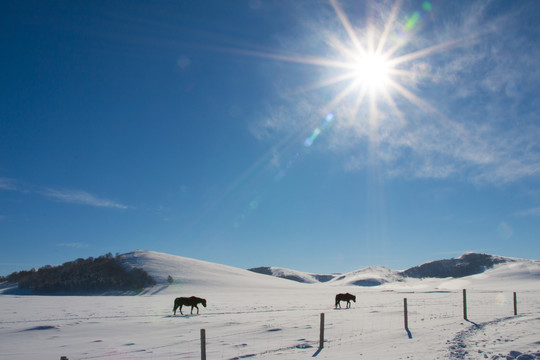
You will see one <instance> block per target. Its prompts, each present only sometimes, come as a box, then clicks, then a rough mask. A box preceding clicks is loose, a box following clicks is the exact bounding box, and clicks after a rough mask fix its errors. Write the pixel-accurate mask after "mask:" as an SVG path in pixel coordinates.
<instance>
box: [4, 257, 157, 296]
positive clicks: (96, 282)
mask: <svg viewBox="0 0 540 360" xmlns="http://www.w3.org/2000/svg"><path fill="white" fill-rule="evenodd" d="M4 281H6V282H8V283H13V284H15V283H17V284H18V288H19V289H20V290H31V291H32V292H33V293H35V294H55V293H70V294H84V293H99V292H104V291H141V290H142V289H144V288H145V287H147V286H151V285H155V283H156V282H155V281H154V279H152V277H150V275H148V273H146V271H144V270H143V269H140V268H128V267H126V266H124V265H122V258H121V257H120V256H119V255H116V257H114V256H113V255H112V254H111V253H108V254H106V255H103V256H100V257H98V258H93V257H90V258H88V259H82V258H80V259H77V260H75V261H69V262H66V263H64V264H62V265H59V266H50V265H46V266H44V267H42V268H40V269H39V270H36V269H32V270H24V271H19V272H14V273H12V274H10V275H8V276H5V277H0V282H4Z"/></svg>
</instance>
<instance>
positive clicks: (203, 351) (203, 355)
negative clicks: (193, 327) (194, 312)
mask: <svg viewBox="0 0 540 360" xmlns="http://www.w3.org/2000/svg"><path fill="white" fill-rule="evenodd" d="M201 360H206V330H205V329H201Z"/></svg>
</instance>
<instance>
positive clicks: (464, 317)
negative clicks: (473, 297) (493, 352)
mask: <svg viewBox="0 0 540 360" xmlns="http://www.w3.org/2000/svg"><path fill="white" fill-rule="evenodd" d="M463 319H465V320H468V318H467V290H465V289H463Z"/></svg>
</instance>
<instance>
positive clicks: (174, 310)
mask: <svg viewBox="0 0 540 360" xmlns="http://www.w3.org/2000/svg"><path fill="white" fill-rule="evenodd" d="M176 308H178V305H176V303H175V304H174V307H173V312H174V315H176Z"/></svg>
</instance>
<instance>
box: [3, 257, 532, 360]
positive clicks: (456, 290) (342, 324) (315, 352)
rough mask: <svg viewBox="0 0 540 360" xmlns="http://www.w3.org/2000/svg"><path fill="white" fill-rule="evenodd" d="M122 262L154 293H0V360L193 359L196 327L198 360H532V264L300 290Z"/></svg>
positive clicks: (281, 283)
mask: <svg viewBox="0 0 540 360" xmlns="http://www.w3.org/2000/svg"><path fill="white" fill-rule="evenodd" d="M128 261H129V262H130V263H132V264H133V265H138V266H142V267H144V268H145V269H146V270H147V271H148V272H149V274H150V275H152V276H153V277H154V278H156V280H158V285H156V286H155V287H153V288H151V289H149V290H148V291H146V292H145V293H144V294H142V295H138V296H22V295H0V358H2V359H60V357H61V356H66V357H68V358H69V359H70V360H73V359H100V358H106V359H200V358H201V344H200V330H201V329H205V330H206V353H207V358H208V359H245V358H255V359H258V358H262V359H308V358H316V359H513V358H516V359H517V358H519V359H540V281H539V280H540V265H539V263H538V262H537V261H527V260H523V261H517V262H512V263H505V264H499V265H496V266H495V268H493V269H490V270H488V271H486V272H485V273H483V274H479V275H475V276H470V277H466V278H461V279H429V280H415V279H408V280H406V281H400V282H392V283H388V284H385V285H381V286H377V287H358V286H342V285H339V284H337V285H336V284H334V285H333V284H330V283H325V284H301V283H296V282H293V281H290V280H284V279H279V278H275V277H271V276H267V275H261V274H256V273H252V272H249V271H246V270H242V269H236V268H232V267H228V266H224V265H218V264H211V263H207V262H202V261H198V260H193V259H186V258H182V257H177V256H172V255H167V254H160V253H154V252H135V253H132V254H131V256H130V257H129V259H128ZM168 275H171V276H172V277H173V278H174V279H175V283H174V284H173V285H171V286H169V285H168V283H167V277H168ZM462 289H467V313H468V320H464V319H463V296H462ZM514 291H515V292H517V306H518V309H517V310H518V315H517V316H514V305H513V292H514ZM340 292H350V293H352V294H355V295H356V296H357V300H356V303H353V304H352V307H351V309H337V310H336V309H334V296H335V294H336V293H340ZM191 295H195V296H199V297H203V298H206V299H207V301H208V307H206V308H204V307H202V306H199V307H200V314H199V315H195V314H194V315H189V311H190V309H189V308H187V309H186V308H185V307H184V309H183V312H184V315H183V316H182V315H180V314H179V313H177V315H176V316H173V314H172V306H173V301H174V298H175V297H177V296H191ZM405 298H406V299H407V304H408V325H409V326H408V329H405V326H404V299H405ZM343 305H344V304H343ZM195 312H196V311H195ZM321 313H324V314H325V315H324V317H325V329H324V338H325V342H324V348H323V349H319V331H320V314H321ZM186 314H187V315H186Z"/></svg>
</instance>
